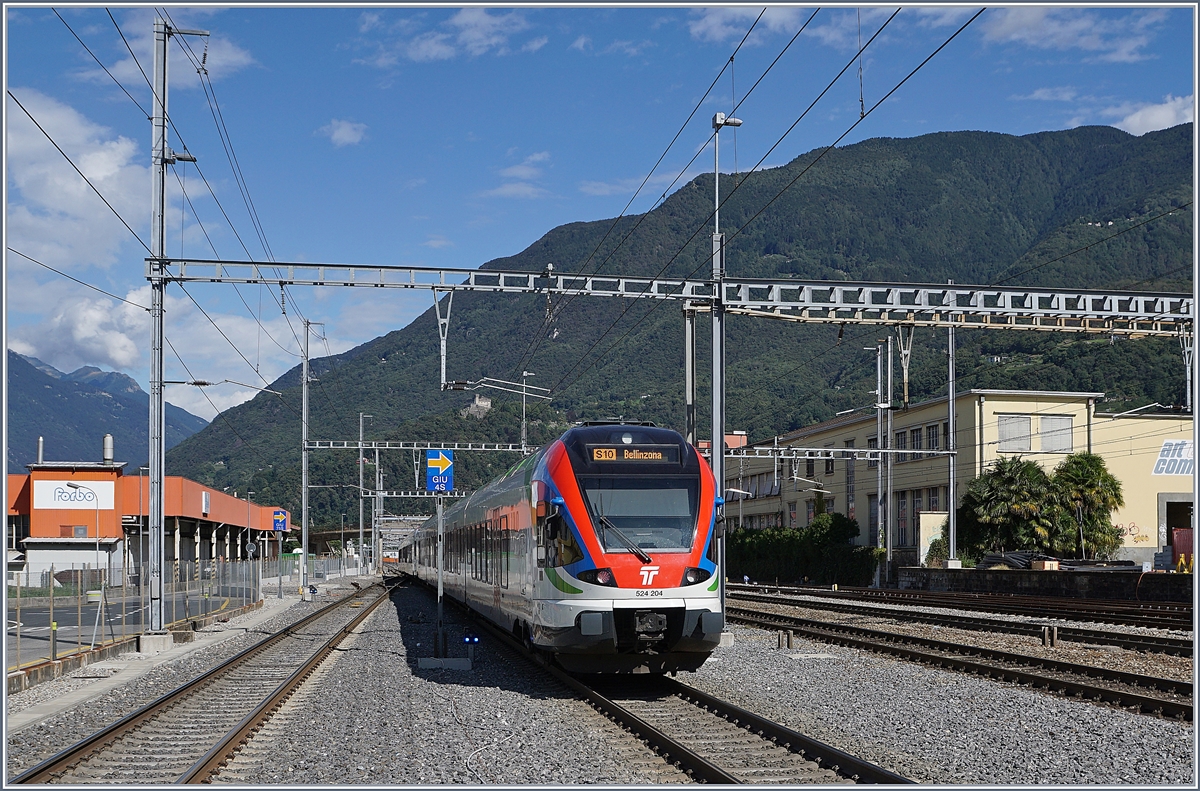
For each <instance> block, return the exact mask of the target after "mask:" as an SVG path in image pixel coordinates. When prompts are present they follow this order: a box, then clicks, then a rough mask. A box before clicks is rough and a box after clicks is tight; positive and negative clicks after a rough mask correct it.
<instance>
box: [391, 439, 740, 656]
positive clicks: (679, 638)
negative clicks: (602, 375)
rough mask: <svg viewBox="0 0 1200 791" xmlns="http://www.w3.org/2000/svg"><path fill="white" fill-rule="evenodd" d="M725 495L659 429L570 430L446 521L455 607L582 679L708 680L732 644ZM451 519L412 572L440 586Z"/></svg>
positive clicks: (404, 568) (405, 568)
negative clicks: (724, 595) (721, 545)
mask: <svg viewBox="0 0 1200 791" xmlns="http://www.w3.org/2000/svg"><path fill="white" fill-rule="evenodd" d="M721 503H722V501H721V500H720V498H719V496H718V493H717V489H716V482H715V480H714V478H713V474H712V471H711V470H710V468H709V465H708V463H707V461H705V459H704V458H703V457H702V456H701V455H700V452H699V451H698V450H697V449H696V448H695V447H693V446H692V445H690V444H689V443H688V442H686V441H685V440H684V438H683V437H682V436H681V435H680V434H679V433H678V432H676V431H672V430H670V429H665V428H660V427H657V426H655V425H653V424H650V423H626V422H615V423H614V422H590V423H582V424H580V425H578V426H575V427H573V428H571V429H569V430H567V431H566V432H565V433H564V434H563V435H562V436H561V437H559V438H558V439H556V440H554V441H553V442H551V443H549V444H547V445H546V446H544V447H543V448H541V449H540V450H538V451H537V452H536V453H533V454H530V455H529V456H526V457H525V458H524V459H522V460H521V461H520V462H518V463H517V464H515V465H514V466H513V467H512V468H511V469H509V470H508V471H507V472H506V473H505V474H504V475H502V476H501V477H499V478H497V479H496V480H494V481H492V482H491V483H489V484H488V485H486V486H484V487H483V488H482V489H479V490H478V491H476V492H474V493H473V494H471V495H470V496H469V497H466V498H463V499H461V500H459V501H457V502H456V503H455V504H454V505H453V506H452V507H450V508H448V509H447V510H446V511H445V513H444V514H443V521H442V524H443V527H442V529H443V531H444V535H443V554H444V557H443V561H442V578H443V581H442V586H443V591H444V595H446V596H449V597H452V598H454V599H456V600H458V601H459V602H461V603H462V604H464V605H466V606H467V607H468V608H470V609H471V610H472V611H474V612H475V613H477V614H478V615H479V616H481V617H483V618H485V619H487V620H489V621H491V622H492V623H494V624H496V625H497V626H499V627H500V628H502V629H504V630H506V631H511V633H512V634H513V635H514V636H515V637H516V638H517V639H519V640H521V641H522V642H523V643H524V644H525V646H526V647H527V648H528V649H530V650H533V651H541V652H546V653H547V654H550V655H552V656H553V659H554V661H556V662H557V664H559V665H560V666H561V667H562V668H563V669H565V670H567V671H568V672H573V673H581V674H589V673H660V674H661V673H675V672H678V671H692V670H696V669H698V668H699V667H700V666H701V665H702V664H703V663H704V661H705V660H706V659H707V658H708V657H709V655H710V654H711V653H712V651H713V649H715V648H716V647H717V646H718V645H719V644H720V639H721V633H722V632H723V631H724V627H725V620H724V613H723V611H722V608H721V598H720V590H719V583H720V577H719V575H718V565H717V564H718V558H717V543H718V542H717V541H716V533H717V529H718V521H717V514H718V506H719V505H720V504H721ZM437 534H438V519H437V517H433V518H431V519H429V520H428V521H426V522H425V523H424V524H422V525H421V527H420V528H418V529H417V530H416V531H415V532H414V533H413V534H412V535H410V536H409V537H407V538H406V539H405V540H404V541H402V542H401V544H400V547H399V551H398V553H397V559H398V566H399V570H400V571H401V572H402V573H404V574H407V575H410V576H413V577H416V578H419V579H420V580H422V581H424V582H426V583H429V584H430V585H436V584H437V562H438V561H437V554H438V553H437V550H438V535H437Z"/></svg>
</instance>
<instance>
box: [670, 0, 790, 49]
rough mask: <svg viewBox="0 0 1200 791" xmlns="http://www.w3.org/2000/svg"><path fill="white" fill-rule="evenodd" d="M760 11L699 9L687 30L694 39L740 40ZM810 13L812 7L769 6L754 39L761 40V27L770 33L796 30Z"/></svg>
mask: <svg viewBox="0 0 1200 791" xmlns="http://www.w3.org/2000/svg"><path fill="white" fill-rule="evenodd" d="M761 11H762V9H761V8H756V7H752V6H744V7H731V8H730V7H726V8H704V9H700V10H698V11H694V12H692V13H693V15H694V18H693V19H692V20H691V21H690V22H688V30H689V31H690V32H691V34H692V38H695V39H699V40H700V41H726V40H728V39H732V38H735V37H736V38H738V39H741V37H742V36H744V35H746V31H747V30H748V29H749V28H750V25H751V23H752V22H754V19H755V17H757V16H758V15H759V12H761ZM811 13H812V10H811V9H805V8H768V9H767V11H766V13H764V14H763V16H762V19H761V20H759V23H758V25H757V26H756V28H755V35H754V36H752V37H751V40H752V41H754V42H755V43H757V42H758V41H760V40H761V39H760V37H759V36H758V31H760V30H761V31H765V32H767V33H784V32H786V33H795V32H796V31H797V30H799V29H800V25H802V24H803V20H804V19H807V18H808V15H810V14H811ZM747 43H751V42H750V41H747Z"/></svg>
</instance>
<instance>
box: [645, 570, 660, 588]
mask: <svg viewBox="0 0 1200 791" xmlns="http://www.w3.org/2000/svg"><path fill="white" fill-rule="evenodd" d="M657 575H658V566H642V584H643V585H649V584H650V583H652V582H654V578H655V576H657Z"/></svg>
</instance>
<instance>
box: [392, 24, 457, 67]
mask: <svg viewBox="0 0 1200 791" xmlns="http://www.w3.org/2000/svg"><path fill="white" fill-rule="evenodd" d="M450 41H451V37H450V34H449V33H434V32H432V31H431V32H428V33H422V34H421V35H419V36H416V37H415V38H413V39H412V40H411V41H409V42H408V43H407V44H406V45H405V47H404V54H405V56H406V57H408V59H409V60H414V61H416V62H418V63H424V62H428V61H432V60H450V59H451V58H453V57H454V56H455V55H457V54H458V53H457V52H456V51H455V49H454V47H453V45H451V43H450ZM393 62H394V60H393Z"/></svg>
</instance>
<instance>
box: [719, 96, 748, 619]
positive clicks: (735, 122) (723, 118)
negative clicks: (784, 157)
mask: <svg viewBox="0 0 1200 791" xmlns="http://www.w3.org/2000/svg"><path fill="white" fill-rule="evenodd" d="M741 125H742V121H741V119H739V118H731V117H729V116H727V115H725V113H717V114H716V115H714V116H713V119H712V126H713V237H712V242H713V246H712V279H713V287H714V289H715V293H716V299H714V300H713V303H712V472H713V477H714V478H715V479H716V482H717V489H718V490H723V489H724V488H725V304H724V296H725V295H724V293H723V292H724V286H723V285H721V281H722V280H723V279H724V278H725V238H724V237H723V236H721V129H722V128H724V127H726V126H733V127H737V126H741ZM716 505H717V507H718V508H720V509H722V510H721V516H722V518H723V517H724V505H725V498H723V497H719V498H717V503H716ZM717 542H718V543H717V572H718V574H719V575H720V577H719V581H720V586H721V612H722V613H724V612H725V528H724V525H722V526H721V528H720V535H719V536H718V538H717Z"/></svg>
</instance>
